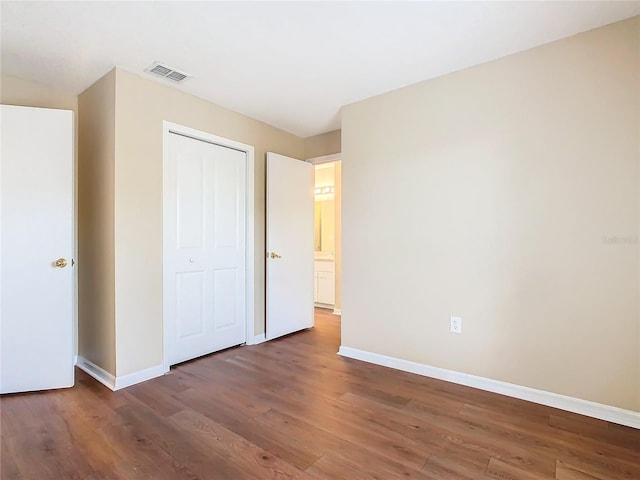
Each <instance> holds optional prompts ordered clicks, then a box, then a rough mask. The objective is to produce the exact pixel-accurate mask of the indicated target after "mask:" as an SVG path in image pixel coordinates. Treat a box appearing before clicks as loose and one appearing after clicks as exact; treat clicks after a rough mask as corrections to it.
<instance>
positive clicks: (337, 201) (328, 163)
mask: <svg viewBox="0 0 640 480" xmlns="http://www.w3.org/2000/svg"><path fill="white" fill-rule="evenodd" d="M309 161H310V162H311V163H313V164H314V169H315V185H314V186H315V189H314V199H315V202H314V272H313V274H314V304H315V306H316V307H319V308H324V309H330V310H331V311H332V312H333V313H335V314H338V315H340V314H341V307H340V285H341V281H340V280H341V278H340V277H341V271H342V268H341V267H342V252H341V248H340V242H341V231H342V229H341V216H342V215H341V208H340V207H341V179H342V162H341V159H340V155H339V154H338V155H328V156H325V157H319V158H315V159H311V160H309Z"/></svg>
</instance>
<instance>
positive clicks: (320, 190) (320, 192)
mask: <svg viewBox="0 0 640 480" xmlns="http://www.w3.org/2000/svg"><path fill="white" fill-rule="evenodd" d="M314 193H315V194H316V195H327V194H329V193H334V188H333V187H316V189H315V190H314Z"/></svg>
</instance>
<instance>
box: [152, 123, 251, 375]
mask: <svg viewBox="0 0 640 480" xmlns="http://www.w3.org/2000/svg"><path fill="white" fill-rule="evenodd" d="M169 135H170V136H169V145H168V147H169V151H168V156H169V159H168V166H167V169H168V171H167V172H166V174H167V176H168V178H167V180H168V181H167V182H165V188H167V189H168V191H167V192H165V202H167V203H166V205H165V218H164V222H165V229H166V234H165V241H168V242H169V245H167V246H166V248H165V263H164V270H165V272H164V287H163V288H164V295H165V319H164V320H165V322H167V325H166V326H167V329H168V330H167V348H168V351H167V352H166V354H167V356H168V360H169V362H168V363H169V365H173V364H176V363H179V362H182V361H185V360H189V359H192V358H195V357H198V356H201V355H205V354H208V353H211V352H215V351H218V350H222V349H224V348H228V347H232V346H234V345H239V344H241V343H244V342H245V341H246V312H245V310H246V303H245V296H246V278H245V277H246V270H245V263H246V259H245V241H246V240H245V238H246V235H245V229H246V220H245V217H246V205H245V198H246V197H245V190H246V163H247V162H246V160H247V159H246V153H245V152H240V151H238V150H234V149H231V148H227V147H223V146H219V145H214V144H212V143H208V142H204V141H201V140H196V139H193V138H189V137H185V136H182V135H178V134H174V133H171V134H169Z"/></svg>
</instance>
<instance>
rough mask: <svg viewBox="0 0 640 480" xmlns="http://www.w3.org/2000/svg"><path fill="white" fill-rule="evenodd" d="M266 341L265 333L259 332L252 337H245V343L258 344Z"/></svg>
mask: <svg viewBox="0 0 640 480" xmlns="http://www.w3.org/2000/svg"><path fill="white" fill-rule="evenodd" d="M266 341H267V335H266V334H264V333H261V334H260V335H256V336H255V337H253V338H250V339H247V345H258V344H259V343H263V342H266Z"/></svg>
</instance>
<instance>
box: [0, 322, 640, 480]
mask: <svg viewBox="0 0 640 480" xmlns="http://www.w3.org/2000/svg"><path fill="white" fill-rule="evenodd" d="M325 312H328V311H323V310H317V311H316V328H315V329H313V330H310V331H305V332H301V333H298V334H295V335H291V336H289V337H285V338H282V339H279V340H276V341H272V342H269V343H264V344H261V345H256V346H252V347H238V348H234V349H230V350H227V351H224V352H221V353H218V354H214V355H210V356H208V357H204V358H201V359H198V360H194V361H191V362H188V363H184V364H181V365H179V366H177V367H176V368H174V369H172V370H171V373H170V374H168V375H165V376H163V377H161V378H157V379H154V380H151V381H148V382H145V383H142V384H139V385H135V386H133V387H130V388H127V389H125V390H121V391H118V392H111V391H110V390H108V389H107V388H105V387H103V386H102V385H101V384H99V383H98V382H96V381H95V380H93V379H92V378H90V377H89V376H87V375H86V374H84V373H83V372H81V371H79V370H78V371H77V381H76V386H75V387H74V388H72V389H68V390H58V391H50V392H42V393H30V394H19V395H8V396H3V397H2V398H1V400H0V407H1V421H2V423H1V425H0V428H1V433H2V452H1V455H2V456H1V459H0V463H1V466H2V469H1V472H0V473H1V477H2V479H3V480H9V479H39V480H42V479H119V478H122V479H154V480H155V479H171V480H173V479H216V480H217V479H231V480H242V479H259V480H266V479H287V478H291V479H347V480H359V479H379V480H390V479H396V478H403V479H485V478H493V479H496V478H497V479H523V480H529V479H532V480H533V479H560V480H586V479H590V480H593V479H601V480H613V479H640V467H639V462H640V430H634V429H632V428H627V427H622V426H619V425H614V424H611V423H607V422H604V421H600V420H595V419H591V418H588V417H582V416H579V415H575V414H571V413H567V412H563V411H560V410H555V409H553V408H548V407H544V406H540V405H536V404H532V403H528V402H524V401H520V400H515V399H511V398H507V397H503V396H500V395H496V394H492V393H488V392H483V391H479V390H475V389H471V388H467V387H463V386H459V385H454V384H449V383H446V382H442V381H438V380H432V379H429V378H424V377H419V376H417V375H412V374H408V373H403V372H399V371H395V370H390V369H387V368H383V367H378V366H375V365H369V364H366V363H363V362H358V361H355V360H350V359H345V358H341V357H339V356H338V355H336V351H337V349H338V346H339V338H340V328H339V318H338V317H335V316H334V315H331V314H329V313H325Z"/></svg>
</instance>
